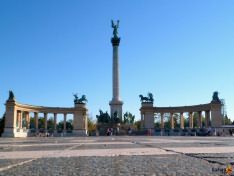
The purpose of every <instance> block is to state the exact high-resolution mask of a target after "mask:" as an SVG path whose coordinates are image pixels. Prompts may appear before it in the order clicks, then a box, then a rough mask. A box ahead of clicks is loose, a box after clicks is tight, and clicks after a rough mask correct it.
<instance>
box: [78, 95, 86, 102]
mask: <svg viewBox="0 0 234 176" xmlns="http://www.w3.org/2000/svg"><path fill="white" fill-rule="evenodd" d="M87 102H88V100H87V98H86V96H85V95H82V97H81V98H80V99H78V103H81V104H82V103H87Z"/></svg>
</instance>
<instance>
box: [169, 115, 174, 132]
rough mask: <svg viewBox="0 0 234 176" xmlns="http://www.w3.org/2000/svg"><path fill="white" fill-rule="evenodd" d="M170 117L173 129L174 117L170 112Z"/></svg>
mask: <svg viewBox="0 0 234 176" xmlns="http://www.w3.org/2000/svg"><path fill="white" fill-rule="evenodd" d="M170 119H171V129H174V128H175V126H174V118H173V113H170Z"/></svg>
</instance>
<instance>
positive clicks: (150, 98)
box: [139, 92, 154, 103]
mask: <svg viewBox="0 0 234 176" xmlns="http://www.w3.org/2000/svg"><path fill="white" fill-rule="evenodd" d="M139 97H140V99H141V102H142V103H153V102H154V98H153V94H152V93H150V92H149V93H148V97H144V96H143V95H139Z"/></svg>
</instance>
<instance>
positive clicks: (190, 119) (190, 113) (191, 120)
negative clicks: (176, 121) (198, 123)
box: [189, 112, 193, 128]
mask: <svg viewBox="0 0 234 176" xmlns="http://www.w3.org/2000/svg"><path fill="white" fill-rule="evenodd" d="M189 128H193V112H189Z"/></svg>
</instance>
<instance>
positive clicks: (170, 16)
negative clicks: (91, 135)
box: [0, 0, 234, 120]
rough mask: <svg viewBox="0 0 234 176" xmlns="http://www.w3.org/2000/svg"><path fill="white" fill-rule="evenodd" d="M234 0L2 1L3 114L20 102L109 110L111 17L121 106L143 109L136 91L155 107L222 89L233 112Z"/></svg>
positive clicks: (198, 99)
mask: <svg viewBox="0 0 234 176" xmlns="http://www.w3.org/2000/svg"><path fill="white" fill-rule="evenodd" d="M233 9H234V1H231V0H230V1H228V0H226V1H220V0H219V1H216V0H206V1H204V0H191V1H187V0H157V1H156V0H147V1H145V0H134V1H133V0H132V1H130V0H129V1H126V0H121V1H113V0H105V1H104V0H100V1H93V0H83V1H78V0H74V1H72V0H70V1H65V0H63V1H61V0H50V1H48V0H42V1H31V0H23V1H19V0H10V1H8V0H1V1H0V66H1V69H0V115H1V114H3V112H4V111H5V106H4V103H5V100H6V99H7V98H8V90H10V89H11V90H13V91H14V93H15V96H16V99H17V101H19V102H21V103H27V104H33V105H43V106H56V107H57V106H62V107H63V106H64V107H71V106H73V96H72V93H76V92H77V93H79V94H86V96H87V98H88V100H89V102H88V108H89V113H90V114H91V115H92V116H93V117H94V118H95V115H96V114H97V113H98V110H99V109H102V110H104V111H105V110H108V111H109V101H110V100H111V98H112V97H111V96H112V88H111V86H112V80H111V79H112V75H111V74H112V71H111V69H112V46H111V43H110V38H111V36H112V29H111V26H110V21H111V19H114V20H117V19H119V20H120V28H119V35H120V37H121V43H120V48H119V51H120V54H119V55H120V69H121V82H120V85H121V87H120V95H121V98H122V100H123V101H124V106H123V111H130V112H132V113H134V114H135V115H136V116H137V118H139V116H140V114H139V108H140V101H139V97H138V95H139V94H147V92H149V91H150V92H152V93H153V94H154V96H155V106H183V105H194V104H203V103H209V102H210V101H211V98H212V93H213V91H216V90H217V91H219V92H220V98H224V99H225V101H226V106H227V114H228V116H229V117H231V118H232V120H234V93H233V91H234V74H233V69H234V59H233V57H234V49H233V47H234V10H233Z"/></svg>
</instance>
